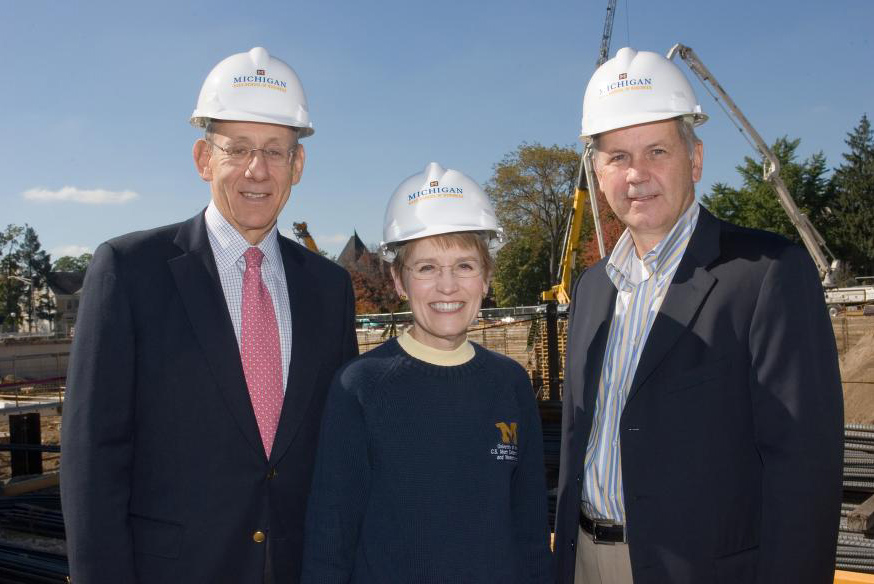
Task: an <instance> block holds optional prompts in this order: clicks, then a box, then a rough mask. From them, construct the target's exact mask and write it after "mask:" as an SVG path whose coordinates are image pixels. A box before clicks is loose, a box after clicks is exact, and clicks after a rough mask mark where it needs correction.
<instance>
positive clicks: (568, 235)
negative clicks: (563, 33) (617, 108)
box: [540, 0, 616, 304]
mask: <svg viewBox="0 0 874 584" xmlns="http://www.w3.org/2000/svg"><path fill="white" fill-rule="evenodd" d="M615 14H616V0H608V1H607V16H606V17H605V18H604V32H603V33H602V34H601V48H600V50H599V51H598V61H597V63H595V69H597V68H598V67H600V66H601V65H603V64H604V63H605V62H607V59H608V58H609V57H610V38H611V37H612V35H613V16H614V15H615ZM592 154H593V153H592V147H591V145H590V144H586V146H585V148H584V149H583V153H582V154H581V155H580V167H579V172H578V173H577V186H576V188H575V189H574V199H573V204H572V205H571V212H570V214H569V217H568V223H567V228H566V229H565V233H564V242H563V244H562V252H561V260H560V261H559V264H558V266H559V273H558V275H557V276H558V277H557V280H558V283H557V284H555V285H554V286H553V287H552V288H550V289H549V290H546V291H544V292H543V293H542V294H541V295H540V296H541V299H542V300H543V301H544V302H550V301H554V302H558V303H559V304H569V303H570V301H571V295H570V290H571V283H572V282H571V277H572V272H573V267H574V264H575V262H576V255H577V247H578V245H579V239H580V231H581V230H582V226H583V201H585V200H586V198H588V199H589V205H590V206H591V208H592V217H593V218H594V224H595V238H596V239H597V240H598V252H599V253H600V254H601V257H604V256H605V255H606V253H607V252H606V249H605V247H604V234H603V232H602V231H601V221H600V213H599V210H598V197H597V196H596V195H595V194H594V193H597V183H596V182H595V173H594V171H593V166H592Z"/></svg>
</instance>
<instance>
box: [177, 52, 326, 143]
mask: <svg viewBox="0 0 874 584" xmlns="http://www.w3.org/2000/svg"><path fill="white" fill-rule="evenodd" d="M209 120H231V121H240V122H260V123H265V124H279V125H283V126H290V127H293V128H296V129H297V130H298V136H299V137H301V138H304V137H306V136H310V135H312V133H313V124H312V122H311V121H310V115H309V109H308V107H307V99H306V95H305V94H304V91H303V86H302V85H301V83H300V79H299V78H298V76H297V73H295V71H294V69H292V68H291V67H290V66H289V65H288V64H287V63H285V62H284V61H282V60H281V59H277V58H276V57H272V56H271V55H270V53H269V52H268V51H267V49H265V48H263V47H254V48H252V49H251V50H249V51H248V52H246V53H237V54H235V55H231V56H230V57H227V58H226V59H224V60H222V61H221V62H220V63H219V64H218V65H216V66H215V67H213V69H212V71H210V73H209V75H207V77H206V80H205V81H204V82H203V86H202V87H201V89H200V95H199V96H198V99H197V107H196V108H195V110H194V112H193V113H192V114H191V124H192V125H194V126H196V127H200V128H204V127H206V125H207V123H209Z"/></svg>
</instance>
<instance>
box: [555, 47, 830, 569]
mask: <svg viewBox="0 0 874 584" xmlns="http://www.w3.org/2000/svg"><path fill="white" fill-rule="evenodd" d="M704 120H706V116H704V114H703V113H701V110H700V106H698V105H697V103H696V100H695V96H694V93H693V92H692V88H691V86H690V85H689V84H688V81H686V79H685V77H684V76H683V75H682V73H681V72H680V71H679V69H677V68H676V66H675V65H674V64H673V63H671V62H670V61H668V60H667V59H665V58H664V57H662V56H660V55H657V54H656V53H649V52H643V51H641V52H637V51H634V50H633V49H629V48H624V49H620V51H619V52H618V53H617V55H616V57H615V58H614V59H612V60H610V61H608V62H607V63H605V64H604V65H603V66H602V67H601V68H599V70H598V71H597V72H596V73H595V75H594V76H593V78H592V80H591V81H590V83H589V88H588V89H587V91H586V98H585V101H584V112H583V136H584V138H586V139H587V140H589V141H591V142H592V146H593V149H594V167H595V172H596V174H597V177H598V183H599V186H600V188H601V190H602V191H603V192H604V194H605V195H606V198H607V201H608V202H609V204H610V207H611V208H612V209H613V211H614V212H615V213H616V215H617V216H618V217H619V218H620V219H621V220H622V221H623V223H625V225H626V226H627V230H626V232H625V233H624V234H623V236H622V237H621V238H620V240H619V242H617V245H616V247H615V248H614V250H613V252H612V254H611V255H610V257H609V258H605V259H604V260H602V261H601V262H599V263H597V264H595V265H594V266H593V267H591V268H590V269H589V270H587V271H586V272H585V273H584V274H583V275H582V276H581V277H580V279H579V280H578V282H577V283H576V285H575V287H574V291H573V301H572V305H571V309H570V316H569V318H570V321H569V325H568V344H567V351H568V355H567V370H566V375H565V387H564V396H563V400H564V403H563V418H562V449H561V467H560V473H559V474H560V476H559V487H558V504H557V511H556V525H555V533H556V539H555V551H556V556H557V558H556V559H557V567H558V570H557V573H558V577H557V581H558V582H559V583H564V584H570V583H573V582H576V583H582V582H585V583H586V584H602V583H603V584H607V583H611V584H613V583H615V584H623V583H630V582H632V581H633V582H634V583H635V584H666V583H671V584H692V583H696V584H699V583H702V582H708V583H711V582H712V583H721V582H726V583H727V582H731V583H733V584H746V583H749V584H753V583H757V582H792V583H793V584H805V583H809V584H814V583H817V584H825V583H827V582H828V583H830V582H831V581H832V579H833V576H834V554H835V547H836V539H837V531H838V521H839V517H840V501H841V466H842V437H843V432H842V430H843V426H842V425H843V403H842V396H841V385H840V376H839V371H838V364H837V354H836V350H835V343H834V336H833V332H832V328H831V325H830V322H829V319H828V317H827V313H826V308H825V304H824V301H823V291H822V287H821V284H820V282H819V277H818V274H817V272H816V269H815V268H814V265H813V262H812V261H811V259H810V257H809V256H808V255H807V253H806V252H805V250H804V249H802V248H800V247H798V246H796V245H794V244H792V243H790V242H789V241H787V240H786V239H784V238H782V237H780V236H777V235H774V234H770V233H767V232H763V231H758V230H752V229H745V228H741V227H737V226H734V225H731V224H729V223H726V222H724V221H720V220H719V219H717V218H715V217H714V216H713V215H711V214H710V213H708V212H707V210H706V209H704V208H702V207H700V206H699V205H698V203H696V202H695V195H694V183H695V182H697V181H698V180H699V179H700V176H701V168H702V163H703V147H702V143H701V141H700V140H699V139H698V138H697V137H696V136H695V133H694V130H693V126H694V125H696V124H698V123H701V122H703V121H704Z"/></svg>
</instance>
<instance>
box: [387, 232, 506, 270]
mask: <svg viewBox="0 0 874 584" xmlns="http://www.w3.org/2000/svg"><path fill="white" fill-rule="evenodd" d="M425 239H430V240H431V241H433V242H434V244H435V245H436V246H437V247H439V248H440V249H449V248H452V247H457V248H461V249H471V248H472V249H475V250H476V252H477V255H479V259H480V262H481V263H482V266H483V280H485V281H488V280H489V278H491V276H492V274H493V273H494V270H495V259H494V258H493V257H492V255H491V254H490V253H489V244H488V236H487V234H486V233H484V232H482V231H456V232H453V233H441V234H440V235H431V236H429V237H422V238H420V239H413V240H411V241H405V242H403V243H401V244H399V245H398V246H397V247H396V248H395V253H396V254H397V255H395V259H394V261H392V263H391V267H392V270H393V271H394V272H395V273H396V274H398V275H400V274H403V267H404V265H405V262H406V258H407V254H409V251H410V249H412V246H413V244H415V243H416V242H417V241H423V240H425Z"/></svg>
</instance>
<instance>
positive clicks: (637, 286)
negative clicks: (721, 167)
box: [582, 203, 699, 523]
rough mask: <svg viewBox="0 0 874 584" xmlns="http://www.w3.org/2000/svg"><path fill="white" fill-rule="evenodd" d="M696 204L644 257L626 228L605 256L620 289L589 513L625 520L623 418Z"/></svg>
mask: <svg viewBox="0 0 874 584" xmlns="http://www.w3.org/2000/svg"><path fill="white" fill-rule="evenodd" d="M698 209H699V208H698V204H697V203H693V204H692V205H691V206H690V207H689V208H688V209H687V210H686V211H685V212H684V213H683V214H682V215H680V217H679V219H678V220H677V223H676V224H675V225H674V227H673V228H672V229H671V231H670V233H668V235H667V236H666V237H665V238H664V239H663V240H662V241H660V242H659V243H658V245H656V246H655V247H654V248H653V249H652V250H650V251H649V252H647V253H646V254H645V255H644V256H643V258H638V257H637V252H636V250H635V247H634V241H632V239H631V233H630V232H629V231H628V230H627V229H626V230H625V232H624V233H623V234H622V237H620V238H619V241H618V242H617V243H616V247H615V248H614V249H613V253H611V254H610V259H609V260H608V261H607V265H606V270H607V275H608V276H609V277H610V280H611V281H612V282H613V284H614V285H615V286H616V290H617V294H616V308H615V310H614V311H613V320H612V322H611V324H610V332H609V334H608V337H607V347H606V349H605V352H604V364H603V366H602V368H601V380H600V382H599V384H598V396H597V398H596V401H595V412H594V417H593V419H592V431H591V433H590V434H589V444H588V447H587V448H586V463H585V470H584V481H583V493H582V498H583V508H584V509H585V512H586V514H587V515H588V516H589V517H593V518H598V519H606V520H609V521H614V522H616V523H625V503H624V501H623V493H622V465H621V460H620V449H619V419H620V417H621V416H622V410H623V408H624V407H625V399H626V397H627V396H628V391H629V390H630V388H631V383H632V381H633V380H634V373H635V371H637V363H638V361H640V355H641V353H642V352H643V348H644V346H646V339H647V337H648V336H649V331H650V329H651V328H652V323H653V321H654V320H655V317H656V315H657V314H658V312H659V309H660V308H661V305H662V301H663V300H664V298H665V294H666V293H667V291H668V287H669V286H670V283H671V280H672V279H673V277H674V273H675V272H676V271H677V266H678V265H679V263H680V260H681V259H682V258H683V253H684V252H685V251H686V246H687V245H688V243H689V238H690V237H691V236H692V232H693V231H694V230H695V225H696V224H697V222H698Z"/></svg>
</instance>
